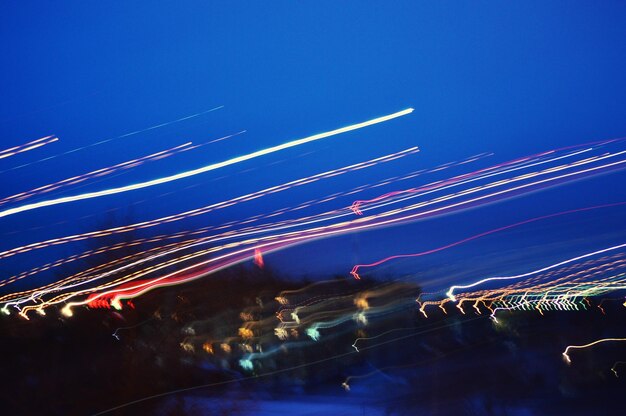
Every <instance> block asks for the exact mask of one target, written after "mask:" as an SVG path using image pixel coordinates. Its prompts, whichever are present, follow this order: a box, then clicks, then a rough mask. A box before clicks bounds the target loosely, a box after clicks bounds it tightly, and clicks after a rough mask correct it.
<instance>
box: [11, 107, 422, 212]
mask: <svg viewBox="0 0 626 416" xmlns="http://www.w3.org/2000/svg"><path fill="white" fill-rule="evenodd" d="M412 112H413V109H412V108H409V109H406V110H402V111H398V112H396V113H393V114H389V115H386V116H382V117H378V118H374V119H371V120H368V121H364V122H361V123H357V124H352V125H349V126H346V127H341V128H338V129H335V130H331V131H327V132H324V133H318V134H315V135H313V136H309V137H305V138H303V139H298V140H292V141H290V142H286V143H283V144H280V145H277V146H273V147H268V148H266V149H261V150H257V151H256V152H252V153H248V154H246V155H243V156H237V157H234V158H232V159H228V160H225V161H222V162H218V163H212V164H210V165H207V166H203V167H201V168H198V169H193V170H188V171H185V172H181V173H177V174H175V175H170V176H165V177H162V178H158V179H153V180H150V181H146V182H140V183H136V184H132V185H126V186H121V187H117V188H110V189H104V190H102V191H97V192H88V193H84V194H80V195H74V196H67V197H63V198H57V199H51V200H47V201H41V202H37V203H33V204H27V205H23V206H21V207H15V208H11V209H7V210H4V211H0V218H1V217H6V216H9V215H13V214H17V213H20V212H24V211H30V210H33V209H37V208H42V207H47V206H52V205H58V204H64V203H68V202H75V201H81V200H84V199H91V198H98V197H101V196H106V195H114V194H119V193H122V192H128V191H133V190H137V189H142V188H147V187H150V186H155V185H161V184H164V183H167V182H172V181H176V180H180V179H184V178H188V177H190V176H194V175H199V174H201V173H205V172H209V171H212V170H216V169H220V168H223V167H226V166H230V165H234V164H236V163H241V162H244V161H246V160H250V159H254V158H257V157H261V156H264V155H268V154H270V153H275V152H279V151H281V150H285V149H289V148H291V147H296V146H300V145H303V144H305V143H310V142H314V141H317V140H321V139H324V138H327V137H331V136H336V135H338V134H342V133H346V132H349V131H352V130H357V129H361V128H364V127H367V126H372V125H374V124H379V123H383V122H385V121H389V120H392V119H394V118H398V117H402V116H405V115H407V114H410V113H412Z"/></svg>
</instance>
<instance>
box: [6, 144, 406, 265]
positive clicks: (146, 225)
mask: <svg viewBox="0 0 626 416" xmlns="http://www.w3.org/2000/svg"><path fill="white" fill-rule="evenodd" d="M418 151H419V149H418V148H417V147H412V148H409V149H406V150H403V151H400V152H396V153H392V154H390V155H386V156H381V157H379V158H376V159H372V160H369V161H366V162H361V163H357V164H354V165H350V166H346V167H343V168H339V169H333V170H330V171H327V172H323V173H319V174H316V175H312V176H308V177H305V178H301V179H297V180H295V181H291V182H287V183H283V184H281V185H276V186H272V187H269V188H265V189H263V190H260V191H256V192H252V193H249V194H245V195H242V196H239V197H236V198H233V199H229V200H226V201H222V202H218V203H215V204H211V205H207V206H205V207H201V208H196V209H193V210H190V211H185V212H182V213H179V214H174V215H170V216H167V217H161V218H157V219H154V220H149V221H143V222H139V223H135V224H130V225H126V226H122V227H114V228H109V229H105V230H99V231H92V232H87V233H83V234H74V235H70V236H66V237H60V238H55V239H51V240H46V241H41V242H38V243H32V244H29V245H26V246H21V247H16V248H14V249H10V250H7V251H4V252H0V258H6V257H11V256H13V255H16V254H19V253H25V252H28V251H31V250H37V249H41V248H44V247H49V246H52V245H59V244H64V243H67V242H74V241H81V240H85V239H87V238H92V237H102V236H108V235H112V234H118V233H125V232H129V231H132V230H137V229H143V228H149V227H154V226H157V225H160V224H164V223H170V222H174V221H179V220H182V219H184V218H187V217H191V216H196V215H202V214H206V213H208V212H211V211H213V210H216V209H222V208H226V207H230V206H233V205H235V204H237V203H239V202H244V201H249V200H252V199H256V198H260V197H262V196H264V195H267V194H271V193H277V192H281V191H284V190H287V189H290V188H292V187H294V186H301V185H306V184H309V183H312V182H315V181H317V180H320V179H324V178H327V177H333V176H337V175H340V174H343V173H347V172H350V171H352V170H355V169H362V168H364V167H368V166H373V165H374V164H376V163H383V162H387V161H392V160H395V159H397V158H398V157H401V156H407V155H411V154H414V153H416V152H418Z"/></svg>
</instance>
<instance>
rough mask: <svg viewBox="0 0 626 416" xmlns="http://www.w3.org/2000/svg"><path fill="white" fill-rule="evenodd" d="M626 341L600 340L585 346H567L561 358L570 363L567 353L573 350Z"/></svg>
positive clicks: (624, 339)
mask: <svg viewBox="0 0 626 416" xmlns="http://www.w3.org/2000/svg"><path fill="white" fill-rule="evenodd" d="M624 341H626V338H602V339H599V340H596V341H593V342H590V343H589V344H585V345H568V346H567V348H565V351H563V358H565V361H567V363H568V364H569V363H571V362H572V360H571V358H570V356H569V351H570V350H573V349H577V350H579V349H584V348H589V347H593V346H594V345H598V344H601V343H603V342H624Z"/></svg>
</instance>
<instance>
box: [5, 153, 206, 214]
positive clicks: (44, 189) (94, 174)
mask: <svg viewBox="0 0 626 416" xmlns="http://www.w3.org/2000/svg"><path fill="white" fill-rule="evenodd" d="M196 147H197V146H193V147H191V142H188V143H185V144H182V145H180V146H176V147H173V148H171V149H167V150H162V151H160V152H157V153H153V154H150V155H148V156H143V157H140V158H137V159H133V160H129V161H126V162H122V163H118V164H116V165H113V166H109V167H106V168H102V169H97V170H94V171H91V172H89V173H85V174H82V175H77V176H73V177H71V178H67V179H63V180H61V181H58V182H55V183H51V184H48V185H44V186H40V187H38V188H35V189H32V190H30V191H26V192H21V193H19V194H15V195H12V196H8V197H6V198H3V199H0V205H2V204H6V203H9V202H17V201H21V200H24V199H27V198H30V197H32V196H35V195H41V194H44V193H48V192H52V191H55V190H58V189H60V188H63V187H66V186H72V185H76V184H79V183H81V182H84V181H87V180H89V179H92V178H100V177H103V176H106V175H110V174H112V173H114V172H118V171H121V170H126V169H131V168H134V167H136V166H139V165H142V164H144V163H146V162H149V161H155V160H160V159H163V158H166V157H169V156H172V155H174V154H176V153H178V152H184V151H187V150H191V149H194V148H196Z"/></svg>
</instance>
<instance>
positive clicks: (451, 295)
mask: <svg viewBox="0 0 626 416" xmlns="http://www.w3.org/2000/svg"><path fill="white" fill-rule="evenodd" d="M624 247H626V243H625V244H619V245H616V246H612V247H608V248H605V249H602V250H597V251H594V252H591V253H586V254H583V255H580V256H577V257H573V258H571V259H567V260H564V261H562V262H559V263H556V264H552V265H550V266H546V267H543V268H541V269H538V270H533V271H531V272H527V273H522V274H517V275H513V276H497V277H487V278H485V279H481V280H479V281H477V282H474V283H470V284H468V285H453V286H450V289H448V291H447V292H446V296H447V297H448V298H449V299H450V300H451V301H453V302H456V299H455V297H454V291H455V290H456V289H469V288H472V287H476V286H478V285H482V284H483V283H487V282H496V281H506V280H515V279H521V278H523V277H528V276H532V275H534V274H538V273H541V272H544V271H548V270H551V269H554V268H557V267H560V266H563V265H566V264H570V263H573V262H576V261H578V260H582V259H586V258H589V257H592V256H597V255H598V254H602V253H607V252H609V251H613V250H618V249H620V248H624Z"/></svg>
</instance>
